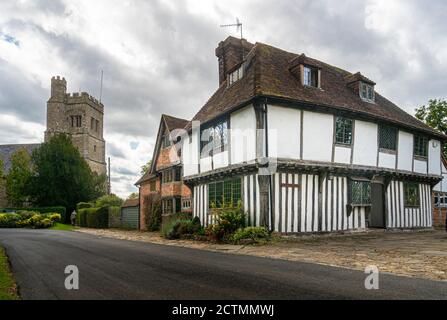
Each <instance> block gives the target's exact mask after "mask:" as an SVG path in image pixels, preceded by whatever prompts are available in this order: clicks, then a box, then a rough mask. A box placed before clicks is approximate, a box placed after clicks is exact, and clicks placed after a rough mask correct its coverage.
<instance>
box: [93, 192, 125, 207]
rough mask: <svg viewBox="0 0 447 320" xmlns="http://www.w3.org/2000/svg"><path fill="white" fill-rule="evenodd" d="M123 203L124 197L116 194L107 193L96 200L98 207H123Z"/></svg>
mask: <svg viewBox="0 0 447 320" xmlns="http://www.w3.org/2000/svg"><path fill="white" fill-rule="evenodd" d="M122 204H123V199H121V198H120V197H118V196H116V195H114V194H110V195H105V196H102V197H101V198H99V199H97V200H96V206H97V207H121V205H122Z"/></svg>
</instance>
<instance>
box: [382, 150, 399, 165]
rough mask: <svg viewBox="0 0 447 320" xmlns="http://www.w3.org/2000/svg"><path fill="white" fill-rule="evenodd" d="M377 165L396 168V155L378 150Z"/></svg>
mask: <svg viewBox="0 0 447 320" xmlns="http://www.w3.org/2000/svg"><path fill="white" fill-rule="evenodd" d="M379 167H381V168H388V169H395V168H396V155H395V154H389V153H386V152H379Z"/></svg>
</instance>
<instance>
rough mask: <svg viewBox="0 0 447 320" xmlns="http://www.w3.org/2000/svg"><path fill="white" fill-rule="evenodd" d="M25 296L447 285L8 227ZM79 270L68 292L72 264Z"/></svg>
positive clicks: (425, 289)
mask: <svg viewBox="0 0 447 320" xmlns="http://www.w3.org/2000/svg"><path fill="white" fill-rule="evenodd" d="M0 244H1V245H2V246H4V247H5V248H6V251H7V254H8V256H9V258H10V262H11V264H12V269H13V273H14V276H15V278H16V280H17V283H18V285H19V289H20V293H21V295H22V298H23V299H447V283H446V282H439V281H428V280H421V279H412V278H406V277H397V276H392V275H389V274H380V278H379V290H366V289H365V286H364V281H365V277H366V275H365V274H364V273H363V272H359V271H352V270H346V269H341V268H334V267H327V266H321V265H316V264H311V263H299V262H290V261H283V260H273V259H265V258H257V257H250V256H240V255H232V254H226V253H216V252H208V251H201V250H195V249H188V248H180V247H172V246H164V245H156V244H147V243H139V242H131V241H123V240H115V239H106V238H100V237H96V236H92V235H87V234H83V233H77V232H63V231H51V230H24V229H23V230H22V229H20V230H17V229H1V230H0ZM67 265H76V266H77V267H78V269H79V276H80V288H79V290H72V291H69V290H66V289H65V286H64V282H65V277H66V275H65V274H64V270H65V267H66V266H67Z"/></svg>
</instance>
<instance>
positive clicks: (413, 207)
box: [404, 205, 421, 209]
mask: <svg viewBox="0 0 447 320" xmlns="http://www.w3.org/2000/svg"><path fill="white" fill-rule="evenodd" d="M420 207H421V206H420V205H417V206H409V205H404V208H405V209H419V208H420Z"/></svg>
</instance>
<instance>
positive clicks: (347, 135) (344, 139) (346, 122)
mask: <svg viewBox="0 0 447 320" xmlns="http://www.w3.org/2000/svg"><path fill="white" fill-rule="evenodd" d="M335 143H337V144H345V145H351V144H352V120H351V119H346V118H342V117H337V118H336V120H335Z"/></svg>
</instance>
